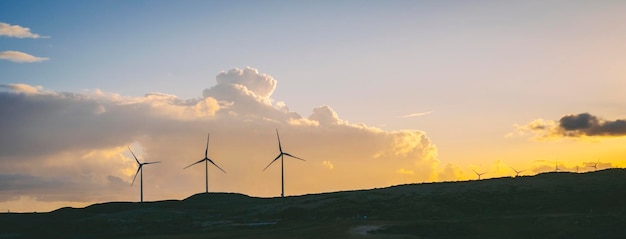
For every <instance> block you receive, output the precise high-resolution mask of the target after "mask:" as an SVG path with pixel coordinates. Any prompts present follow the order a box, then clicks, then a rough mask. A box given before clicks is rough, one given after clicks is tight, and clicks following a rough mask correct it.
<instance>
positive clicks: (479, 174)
mask: <svg viewBox="0 0 626 239" xmlns="http://www.w3.org/2000/svg"><path fill="white" fill-rule="evenodd" d="M472 171H474V173H475V174H476V175H477V176H478V180H480V176H482V175H483V174H486V173H487V172H482V173H478V172H476V170H474V169H472Z"/></svg>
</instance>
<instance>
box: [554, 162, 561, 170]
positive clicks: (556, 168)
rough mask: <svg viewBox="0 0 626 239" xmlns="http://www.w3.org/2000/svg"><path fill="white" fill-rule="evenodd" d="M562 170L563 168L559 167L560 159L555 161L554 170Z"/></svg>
mask: <svg viewBox="0 0 626 239" xmlns="http://www.w3.org/2000/svg"><path fill="white" fill-rule="evenodd" d="M560 170H561V169H560V168H559V161H554V171H555V172H558V171H560Z"/></svg>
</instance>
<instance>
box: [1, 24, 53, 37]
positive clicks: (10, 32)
mask: <svg viewBox="0 0 626 239" xmlns="http://www.w3.org/2000/svg"><path fill="white" fill-rule="evenodd" d="M0 36H7V37H15V38H49V37H47V36H40V35H39V34H35V33H32V32H30V28H28V27H22V26H19V25H10V24H8V23H4V22H0Z"/></svg>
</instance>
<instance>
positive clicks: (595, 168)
mask: <svg viewBox="0 0 626 239" xmlns="http://www.w3.org/2000/svg"><path fill="white" fill-rule="evenodd" d="M598 163H600V159H598V161H596V163H594V164H593V165H591V166H587V167H590V168H593V170H594V171H598Z"/></svg>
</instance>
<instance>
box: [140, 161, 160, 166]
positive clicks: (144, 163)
mask: <svg viewBox="0 0 626 239" xmlns="http://www.w3.org/2000/svg"><path fill="white" fill-rule="evenodd" d="M160 162H161V161H156V162H145V163H143V164H144V165H146V164H155V163H160Z"/></svg>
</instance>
